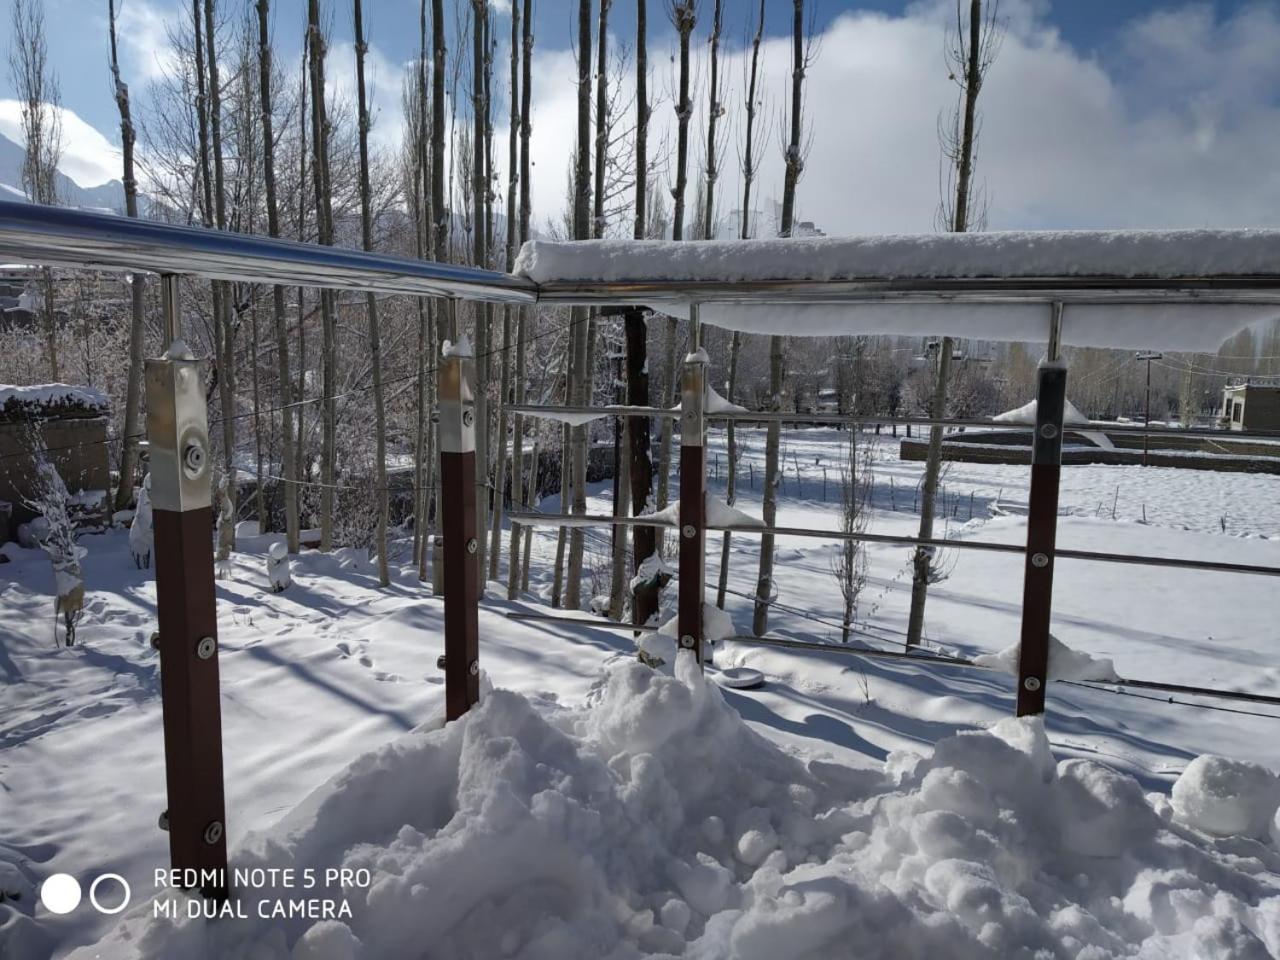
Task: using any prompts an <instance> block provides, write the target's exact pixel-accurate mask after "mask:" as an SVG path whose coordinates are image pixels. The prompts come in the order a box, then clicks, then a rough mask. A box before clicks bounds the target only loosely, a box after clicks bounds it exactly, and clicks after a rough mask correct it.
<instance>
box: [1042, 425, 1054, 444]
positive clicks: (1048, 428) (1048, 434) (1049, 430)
mask: <svg viewBox="0 0 1280 960" xmlns="http://www.w3.org/2000/svg"><path fill="white" fill-rule="evenodd" d="M1057 435H1058V428H1057V427H1056V426H1055V425H1054V424H1052V423H1046V424H1044V425H1043V426H1041V427H1040V436H1042V437H1044V438H1045V439H1046V440H1052V439H1053V438H1054V437H1056V436H1057Z"/></svg>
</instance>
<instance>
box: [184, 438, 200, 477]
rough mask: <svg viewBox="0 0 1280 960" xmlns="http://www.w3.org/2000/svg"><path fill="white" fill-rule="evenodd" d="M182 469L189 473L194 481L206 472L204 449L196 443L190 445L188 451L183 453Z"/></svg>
mask: <svg viewBox="0 0 1280 960" xmlns="http://www.w3.org/2000/svg"><path fill="white" fill-rule="evenodd" d="M182 468H183V469H184V470H185V471H186V472H187V476H189V477H192V478H193V479H194V478H195V477H198V476H199V475H200V472H201V471H202V470H204V447H203V446H201V445H200V444H199V443H197V442H195V441H193V442H191V443H188V444H187V447H186V449H185V450H183V451H182Z"/></svg>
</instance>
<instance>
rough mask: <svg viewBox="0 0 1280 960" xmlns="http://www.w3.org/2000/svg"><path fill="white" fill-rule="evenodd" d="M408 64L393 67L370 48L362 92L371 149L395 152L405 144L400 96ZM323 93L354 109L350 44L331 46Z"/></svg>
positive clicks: (352, 47) (353, 64)
mask: <svg viewBox="0 0 1280 960" xmlns="http://www.w3.org/2000/svg"><path fill="white" fill-rule="evenodd" d="M410 67H411V64H407V63H396V62H394V61H393V60H391V59H390V58H389V57H387V56H386V55H385V54H384V53H383V52H382V51H381V50H380V49H378V47H377V46H375V45H374V44H372V43H371V44H369V48H368V50H367V52H366V53H365V57H364V69H365V89H366V92H367V94H368V97H369V113H370V114H371V116H372V120H373V126H372V127H371V128H370V130H369V142H370V144H371V145H372V147H373V148H374V149H380V150H387V151H391V150H398V149H399V147H400V145H401V143H403V142H404V112H403V110H402V109H401V99H400V98H401V93H402V91H403V86H404V78H405V76H406V75H407V73H408V72H409V69H410ZM324 82H325V89H326V91H327V92H328V94H329V96H330V97H332V98H334V99H336V100H337V101H339V102H340V103H344V104H349V105H350V107H351V111H352V113H353V114H354V113H355V108H356V92H357V90H356V48H355V44H353V43H346V42H342V43H334V44H331V45H330V47H329V53H328V56H327V57H326V59H325V75H324Z"/></svg>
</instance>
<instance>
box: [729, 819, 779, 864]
mask: <svg viewBox="0 0 1280 960" xmlns="http://www.w3.org/2000/svg"><path fill="white" fill-rule="evenodd" d="M777 846H778V836H777V834H775V833H774V832H773V831H772V830H770V829H768V828H765V829H764V830H748V831H747V832H746V833H744V834H743V835H742V836H740V837H739V838H738V844H737V847H736V848H735V850H734V852H735V854H736V855H737V857H738V859H739V860H741V861H742V862H743V863H745V864H746V865H747V866H749V867H758V866H759V865H760V864H762V863H764V858H765V857H767V856H769V854H771V853H772V852H773V851H774V849H776V848H777Z"/></svg>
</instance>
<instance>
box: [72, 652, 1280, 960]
mask: <svg viewBox="0 0 1280 960" xmlns="http://www.w3.org/2000/svg"><path fill="white" fill-rule="evenodd" d="M889 766H890V767H891V768H892V769H893V770H894V771H895V772H896V775H894V776H892V777H891V776H886V775H879V776H876V775H869V776H866V777H863V778H862V779H861V781H860V783H859V785H858V786H857V787H856V788H854V789H850V786H849V784H848V783H846V782H842V781H840V780H839V779H836V778H833V777H832V776H831V771H829V770H828V769H826V768H824V767H822V766H821V765H816V764H805V763H804V762H802V761H801V760H799V759H797V758H795V757H792V756H789V755H788V754H786V753H784V752H783V751H782V750H780V749H779V748H778V747H776V746H775V745H773V744H771V743H770V742H768V741H767V740H765V739H764V738H762V737H760V736H759V735H758V734H756V733H754V732H753V731H751V730H750V729H749V728H748V727H747V725H746V724H745V723H744V722H743V721H742V719H741V718H740V717H739V716H738V713H737V711H736V710H734V709H733V708H732V707H731V706H730V705H729V704H728V703H727V702H726V700H725V698H724V696H723V695H722V694H721V693H720V692H718V691H717V689H716V688H715V685H714V684H711V683H708V682H706V681H705V680H704V679H703V677H702V676H701V674H700V673H699V672H698V671H697V669H696V667H695V666H694V665H693V663H692V659H691V658H690V657H689V656H688V655H687V654H682V655H681V656H680V657H679V660H678V662H677V664H676V670H675V676H673V677H669V676H665V675H663V674H661V673H659V672H656V671H653V670H650V669H648V668H646V667H644V666H642V665H640V664H638V663H620V664H617V665H615V666H614V667H612V668H611V669H610V670H609V671H608V673H607V674H606V676H605V677H604V678H603V679H602V680H601V682H600V684H599V686H598V687H597V688H596V690H595V692H594V694H593V696H592V697H591V698H590V699H589V701H588V703H587V704H586V705H584V706H583V707H579V708H566V707H562V706H559V705H556V704H551V703H547V702H537V701H534V700H531V699H529V698H527V697H524V696H521V695H519V694H517V693H513V692H510V691H505V690H494V691H491V692H489V693H488V694H487V695H486V696H485V697H484V698H483V699H482V701H481V703H480V704H479V706H478V707H476V708H474V709H473V710H472V711H471V712H470V713H469V714H468V715H467V716H466V717H465V718H463V719H462V720H460V721H458V722H456V723H453V724H450V725H448V726H447V727H445V728H443V729H440V728H439V726H438V724H433V723H428V724H424V725H422V726H419V727H418V728H417V729H415V730H413V731H412V732H410V733H407V734H405V735H403V736H401V737H400V738H398V739H396V740H394V741H392V742H391V743H389V744H386V745H384V746H382V747H380V748H378V749H375V750H373V751H371V752H370V753H369V754H367V755H366V756H364V757H361V758H360V759H359V760H357V761H356V762H355V763H353V764H351V765H350V766H348V767H347V768H346V769H345V770H343V771H342V772H340V773H339V774H337V775H336V776H335V777H333V778H331V779H330V780H329V781H328V782H326V783H325V784H324V785H322V786H321V787H320V788H319V789H317V790H316V791H315V792H313V793H312V794H311V795H310V796H309V797H308V798H307V799H306V800H304V801H303V802H302V803H301V804H300V805H299V806H298V807H296V808H295V809H294V810H293V811H291V812H290V813H288V814H287V815H286V816H285V817H284V818H283V820H282V821H281V822H280V823H279V824H277V825H276V826H274V827H273V828H271V829H269V830H267V831H264V832H262V833H259V834H255V835H254V836H252V837H250V838H249V839H248V840H247V841H246V843H245V844H244V846H243V847H242V848H241V849H240V850H239V851H238V854H237V857H236V860H237V863H238V864H239V865H240V866H241V867H243V868H252V867H258V866H261V867H264V868H265V867H268V866H270V867H292V868H293V869H294V870H296V871H298V872H299V873H300V874H301V873H302V872H303V871H305V870H306V869H308V868H310V869H313V870H316V871H317V872H318V874H322V872H323V871H324V870H325V869H327V868H330V867H331V866H340V867H341V868H345V869H348V870H351V871H358V870H367V871H369V879H368V880H367V882H362V883H359V884H355V883H352V884H349V885H347V886H345V887H339V886H337V885H336V884H330V885H328V886H326V887H324V889H323V890H322V891H319V892H321V893H323V894H324V895H326V896H328V897H331V898H333V899H335V900H339V901H341V902H342V903H344V904H345V905H346V906H347V908H348V912H349V914H350V916H349V917H344V918H343V919H340V920H334V919H328V920H322V921H320V922H318V923H308V922H306V921H302V922H298V921H294V922H293V923H286V922H281V921H276V920H271V919H262V918H260V916H259V909H258V905H259V904H260V903H262V902H263V901H268V902H269V901H270V900H271V899H273V898H274V897H276V896H278V894H277V893H276V892H273V891H271V890H270V889H267V890H261V891H260V890H245V891H243V892H242V894H241V903H242V905H244V906H245V908H246V912H247V913H248V915H249V918H248V919H247V920H241V921H238V922H230V921H223V922H218V923H206V922H204V921H201V920H195V921H190V920H178V921H174V922H168V921H164V922H157V921H154V920H152V917H151V912H152V907H151V904H149V903H142V904H140V905H138V906H137V907H135V908H133V909H132V910H131V911H130V912H129V913H128V914H126V915H125V917H124V919H123V920H122V921H121V922H120V923H119V924H118V925H116V926H115V927H114V928H112V929H111V930H110V931H109V932H108V934H107V935H106V937H105V938H104V939H103V940H102V941H100V942H98V943H96V944H94V945H91V946H88V947H85V948H84V949H82V950H79V951H74V952H72V953H71V954H70V957H72V958H76V960H88V958H90V957H95V958H96V957H102V956H106V957H112V956H124V955H128V956H130V957H135V958H137V960H164V958H170V957H174V956H183V957H189V958H193V960H199V958H212V957H230V956H255V957H261V958H264V960H266V958H281V960H284V958H287V957H289V956H293V957H295V958H296V957H299V956H309V957H319V958H324V960H332V958H336V957H350V956H362V957H370V958H374V957H402V956H409V955H414V954H415V953H416V952H419V951H420V950H421V949H422V944H431V945H432V956H435V957H440V958H442V960H449V958H463V957H496V956H520V957H528V958H547V960H552V958H562V957H587V956H592V957H597V956H598V957H616V958H624V957H637V956H640V955H658V954H660V955H664V956H671V955H675V956H686V957H704V958H734V960H757V958H758V960H788V958H796V960H799V958H806V957H815V956H832V955H835V954H837V953H840V952H842V951H843V950H845V949H846V948H847V946H848V945H849V944H851V943H857V944H858V952H859V956H863V957H868V958H890V957H893V958H898V957H925V956H930V955H933V956H939V955H941V956H948V957H961V958H968V957H973V958H977V957H987V956H992V955H995V956H1027V957H1031V956H1033V955H1040V956H1089V957H1097V958H1104V957H1112V956H1132V955H1142V956H1152V957H1155V956H1165V957H1187V958H1190V957H1208V958H1221V960H1227V958H1229V957H1230V958H1239V957H1249V956H1259V957H1265V956H1267V954H1268V951H1274V950H1275V949H1277V948H1278V947H1280V925H1278V924H1277V921H1280V877H1278V876H1277V875H1275V874H1271V873H1267V872H1266V871H1262V872H1259V870H1258V867H1257V866H1256V865H1253V864H1250V863H1249V862H1247V861H1244V862H1241V861H1238V860H1236V859H1234V858H1232V857H1231V856H1229V855H1224V854H1220V853H1219V852H1218V850H1217V849H1216V848H1215V847H1214V846H1213V845H1212V843H1210V842H1208V841H1206V840H1204V839H1198V838H1197V837H1196V836H1195V835H1194V834H1190V833H1186V832H1182V831H1179V830H1178V829H1177V828H1176V827H1175V826H1173V825H1170V824H1167V823H1165V822H1164V821H1163V820H1162V819H1161V818H1160V817H1159V816H1158V815H1157V813H1156V812H1155V810H1154V809H1153V807H1152V806H1151V805H1150V803H1149V802H1148V801H1147V799H1146V798H1145V796H1144V794H1143V791H1142V789H1141V788H1140V786H1139V785H1138V783H1137V781H1135V780H1134V779H1133V778H1131V777H1128V776H1126V775H1124V774H1121V773H1117V772H1116V771H1114V770H1111V769H1109V768H1108V767H1106V766H1104V765H1102V764H1099V763H1097V762H1095V761H1092V760H1085V759H1073V760H1066V761H1063V762H1061V763H1058V764H1055V763H1054V760H1053V757H1052V755H1051V753H1050V751H1049V743H1048V740H1047V738H1046V736H1045V732H1044V728H1043V725H1042V724H1041V722H1040V721H1039V720H1038V719H1032V718H1027V719H1021V720H1013V719H1008V720H1005V721H1002V722H1001V723H1000V724H997V725H996V726H995V727H994V728H992V729H991V730H990V731H988V732H977V733H966V734H960V735H958V736H953V737H949V738H945V739H943V740H941V741H940V742H939V743H938V744H937V745H936V746H935V748H934V749H933V751H932V753H931V755H921V754H915V753H913V754H911V755H909V756H902V755H898V756H894V757H891V758H890V763H889ZM1260 852H1261V851H1260ZM353 875H354V874H353ZM1085 878H1087V879H1085ZM1082 881H1083V882H1082ZM160 896H161V897H180V895H178V894H174V893H170V892H162V893H161V894H160ZM291 947H292V948H293V952H292V953H290V948H291Z"/></svg>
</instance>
